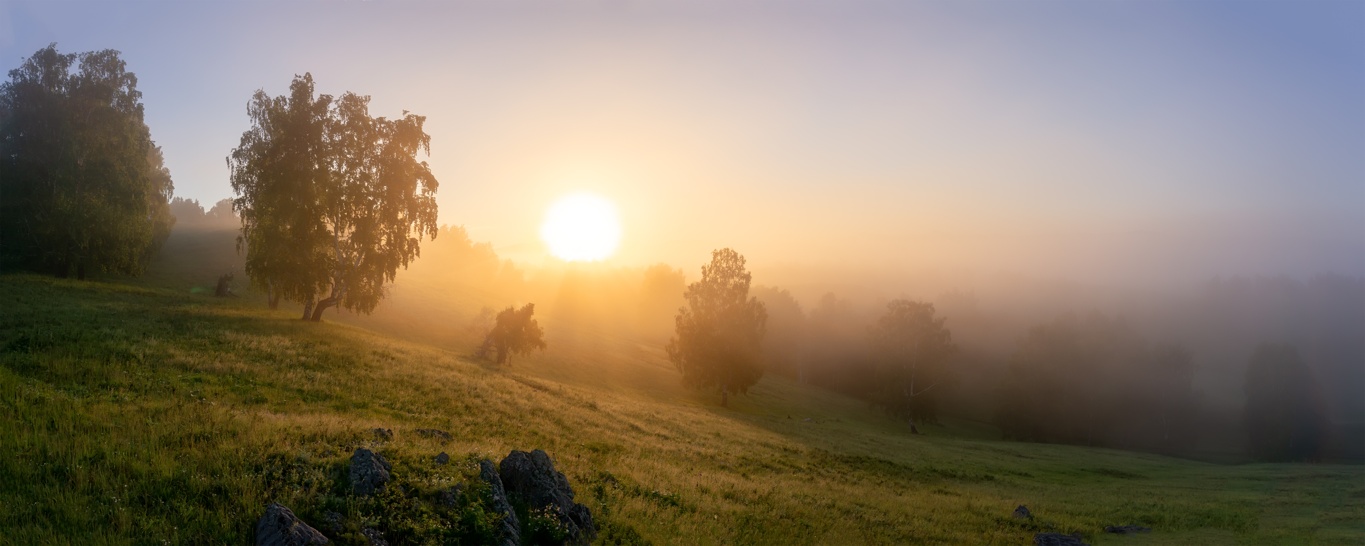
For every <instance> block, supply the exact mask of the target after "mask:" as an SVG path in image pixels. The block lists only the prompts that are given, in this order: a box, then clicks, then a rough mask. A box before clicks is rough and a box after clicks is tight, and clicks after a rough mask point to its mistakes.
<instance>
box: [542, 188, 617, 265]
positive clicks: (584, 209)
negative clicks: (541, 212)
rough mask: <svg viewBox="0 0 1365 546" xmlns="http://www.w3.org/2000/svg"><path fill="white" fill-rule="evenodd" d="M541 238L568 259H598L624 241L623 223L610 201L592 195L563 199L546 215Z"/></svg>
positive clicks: (571, 260)
mask: <svg viewBox="0 0 1365 546" xmlns="http://www.w3.org/2000/svg"><path fill="white" fill-rule="evenodd" d="M540 238H541V240H543V241H545V244H546V245H547V246H549V249H550V253H551V254H553V255H555V257H557V258H560V259H562V260H565V261H570V262H578V261H597V260H601V259H604V258H607V257H609V256H611V254H612V253H613V252H615V251H616V245H617V244H619V243H620V242H621V222H620V221H619V220H618V219H617V215H616V207H615V206H613V205H612V204H611V202H610V201H607V200H606V199H603V198H601V197H598V196H596V195H591V194H584V193H580V194H574V195H569V196H566V197H563V198H561V199H560V200H559V201H556V202H555V204H554V205H552V206H551V207H550V210H549V211H548V212H546V214H545V222H544V223H543V224H541V227H540Z"/></svg>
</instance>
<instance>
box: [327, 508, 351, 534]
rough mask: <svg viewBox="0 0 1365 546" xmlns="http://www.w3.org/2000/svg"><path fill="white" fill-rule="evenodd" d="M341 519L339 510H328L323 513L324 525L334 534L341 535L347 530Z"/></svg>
mask: <svg viewBox="0 0 1365 546" xmlns="http://www.w3.org/2000/svg"><path fill="white" fill-rule="evenodd" d="M341 521H342V517H341V514H340V513H338V512H333V511H330V510H328V511H326V512H323V513H322V523H323V527H324V528H326V529H327V531H329V532H331V533H332V534H333V535H339V534H341V532H342V531H344V530H346V528H345V527H344V526H343V525H342V524H341Z"/></svg>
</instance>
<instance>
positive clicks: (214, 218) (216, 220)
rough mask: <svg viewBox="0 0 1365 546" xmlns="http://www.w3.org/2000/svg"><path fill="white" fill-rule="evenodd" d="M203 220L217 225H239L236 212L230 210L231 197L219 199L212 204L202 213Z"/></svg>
mask: <svg viewBox="0 0 1365 546" xmlns="http://www.w3.org/2000/svg"><path fill="white" fill-rule="evenodd" d="M204 220H206V221H207V222H209V223H210V224H214V225H218V226H227V227H232V228H237V227H241V220H240V219H238V218H237V213H236V212H233V211H232V200H231V199H219V200H218V202H217V203H214V204H213V208H210V209H209V210H208V211H206V212H205V213H204Z"/></svg>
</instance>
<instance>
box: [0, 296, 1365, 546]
mask: <svg viewBox="0 0 1365 546" xmlns="http://www.w3.org/2000/svg"><path fill="white" fill-rule="evenodd" d="M205 278H207V277H205ZM200 288H201V287H196V286H194V285H193V283H190V282H180V281H174V280H173V279H170V278H168V277H165V276H158V275H156V274H152V275H149V276H147V277H145V278H143V279H140V280H137V279H135V280H119V279H114V280H105V281H101V282H81V281H71V280H58V279H52V278H46V277H37V276H29V275H5V276H0V309H3V312H0V529H3V530H4V532H3V539H0V542H5V543H9V544H34V545H37V544H96V545H98V544H245V543H250V542H251V541H252V533H253V525H254V524H255V522H256V519H257V518H259V517H260V515H261V514H262V512H263V509H264V506H265V505H266V504H267V503H269V502H272V501H278V502H281V503H283V504H285V505H286V506H289V507H291V508H292V509H293V510H294V511H295V512H296V513H297V514H298V515H299V516H300V517H302V518H303V519H304V520H305V521H308V522H309V523H311V524H313V525H314V526H319V525H320V521H321V520H322V518H323V514H324V513H325V512H327V511H335V512H340V513H342V514H344V515H345V517H346V524H345V529H344V530H343V532H341V533H339V534H337V535H336V536H334V538H337V539H338V540H337V542H339V543H343V544H346V543H361V542H360V541H361V540H362V539H361V538H360V537H359V535H358V534H356V533H355V531H356V528H357V526H359V525H361V524H365V525H372V526H379V527H381V528H384V529H386V530H387V532H388V533H389V536H390V538H391V540H393V541H394V542H396V543H424V542H435V541H437V540H438V538H433V537H440V538H439V540H444V541H446V542H461V541H463V542H466V543H474V542H477V541H478V539H479V537H480V536H481V535H479V534H478V533H479V532H480V531H479V530H480V529H482V528H484V527H486V526H487V525H488V524H489V520H488V517H487V514H482V515H481V514H479V513H477V511H475V512H469V511H466V512H465V513H462V514H457V516H458V517H460V518H465V519H458V518H457V519H458V521H457V523H458V524H452V523H451V521H454V520H451V519H450V517H446V516H448V515H449V514H446V515H442V514H441V513H437V512H433V511H432V509H431V508H430V507H429V506H428V505H427V504H424V503H421V502H416V501H414V500H413V499H421V498H427V497H429V496H430V495H434V494H435V492H436V491H438V490H440V489H441V488H442V487H446V486H448V485H449V484H451V483H455V482H459V481H461V480H467V479H468V478H469V477H470V476H471V475H473V474H475V473H477V470H476V464H477V461H478V460H479V459H481V458H489V459H492V460H493V461H495V462H496V461H498V460H500V459H501V458H502V457H503V456H505V455H506V454H507V453H508V452H509V451H510V450H513V449H520V450H531V449H537V448H538V449H543V450H545V451H547V452H548V453H549V454H550V455H551V456H552V457H554V459H555V461H556V465H557V466H558V468H559V469H560V470H561V471H562V472H564V473H565V475H566V476H567V477H568V479H569V481H570V483H571V484H572V485H573V487H574V489H575V491H576V492H577V495H578V502H581V503H584V504H585V505H587V506H588V507H589V508H590V509H591V510H592V512H593V515H594V517H595V518H596V520H597V521H598V528H599V536H598V542H600V543H605V544H648V543H653V544H671V543H682V544H1031V543H1032V537H1033V534H1034V533H1036V532H1040V531H1057V532H1065V533H1081V534H1082V535H1084V536H1085V537H1086V540H1087V541H1088V542H1090V543H1092V544H1361V543H1365V467H1362V466H1342V465H1323V464H1244V465H1216V464H1210V463H1203V462H1193V461H1187V460H1181V459H1174V458H1168V457H1162V456H1157V455H1150V454H1140V453H1131V452H1123V451H1116V450H1107V449H1092V448H1085V447H1074V446H1060V445H1042V444H1028V443H1017V442H1006V441H1002V440H1000V439H999V437H998V433H997V432H996V431H995V430H994V429H992V428H991V427H989V426H987V425H984V424H980V423H970V422H958V421H953V420H947V421H946V422H945V424H944V425H942V426H928V427H924V430H923V432H924V434H920V435H911V434H909V431H908V430H907V429H906V427H905V425H904V424H903V423H900V422H896V421H893V420H891V419H888V418H886V417H885V416H883V415H882V414H880V413H878V412H877V411H875V410H873V409H871V408H868V407H867V406H866V405H865V404H863V403H861V402H859V401H855V400H853V399H849V398H845V397H842V396H839V395H835V394H831V393H828V392H824V391H820V390H816V389H812V388H809V387H806V386H803V385H799V384H796V383H793V382H789V381H786V380H783V379H780V378H772V377H769V378H765V379H764V380H763V381H761V382H760V383H759V384H758V385H757V387H756V388H754V389H752V390H751V391H750V393H749V395H748V396H739V397H734V398H732V399H731V404H730V407H729V408H720V407H719V406H718V396H716V395H715V393H711V392H695V391H690V390H686V389H684V388H683V387H682V386H681V385H680V384H679V381H678V377H677V375H676V372H675V371H674V370H673V369H672V367H671V366H670V365H669V364H668V362H667V360H666V359H665V358H664V355H663V351H662V349H661V348H660V347H657V346H654V345H651V344H648V343H642V342H640V341H639V340H635V339H629V338H616V337H612V336H609V335H605V334H602V333H594V332H574V331H572V330H570V329H569V327H568V326H564V327H563V328H561V329H560V332H559V333H557V334H556V333H555V327H556V325H555V324H554V323H552V322H547V323H545V327H546V330H547V333H549V334H550V346H549V348H548V350H546V351H545V352H543V353H539V354H536V355H533V356H530V357H527V358H522V359H517V360H515V361H514V362H513V363H512V365H511V366H509V367H497V366H494V365H492V364H489V363H486V362H482V361H478V360H476V359H473V358H472V357H471V356H470V355H469V353H471V352H472V347H462V346H438V345H432V344H428V343H422V342H417V341H412V340H405V339H400V338H399V337H395V336H393V335H385V334H380V333H376V332H373V331H370V330H365V329H362V328H359V327H356V326H351V325H346V324H342V323H338V322H336V321H329V322H324V323H321V324H315V323H305V322H302V321H299V320H297V317H296V316H295V315H296V312H295V311H292V310H281V311H270V310H267V309H266V308H265V306H264V305H263V304H262V303H261V301H260V300H259V298H257V297H252V296H250V295H248V296H247V297H241V298H214V297H212V296H211V295H210V293H211V292H209V293H205V292H204V291H203V290H202V289H200ZM454 327H455V326H452V328H454ZM375 428H384V429H390V430H392V431H393V437H392V439H387V440H386V439H382V438H380V437H377V436H376V435H375V434H374V433H373V429H375ZM418 429H440V430H444V431H448V432H449V433H450V434H451V435H452V439H450V440H448V441H447V440H443V439H441V438H438V437H426V436H423V435H420V434H418V433H416V431H417V430H418ZM357 447H371V448H374V449H376V450H377V451H379V452H380V453H382V454H383V455H384V456H385V457H387V458H388V459H389V460H390V461H391V462H393V465H394V474H395V477H396V481H397V482H398V483H399V484H401V486H402V487H399V488H393V489H394V490H395V491H404V492H405V493H404V494H403V495H399V494H398V493H395V494H394V495H391V496H389V497H383V498H378V499H373V500H368V501H358V500H355V499H351V498H348V497H346V496H345V495H341V494H339V493H338V491H339V490H340V489H342V488H343V486H344V484H340V483H339V479H340V476H342V475H343V474H344V468H345V465H346V462H347V460H348V459H349V457H350V454H351V452H352V451H353V450H354V449H355V448H357ZM440 452H447V453H449V454H450V455H451V457H452V459H451V460H452V463H451V464H449V465H437V464H435V463H434V462H433V461H432V457H433V456H434V455H436V454H437V453H440ZM1019 504H1024V505H1027V506H1028V507H1029V509H1030V510H1031V511H1032V512H1033V514H1034V519H1032V520H1020V519H1016V518H1013V517H1012V516H1011V512H1012V511H1013V510H1014V508H1015V507H1016V506H1017V505H1019ZM1125 524H1132V525H1143V526H1149V527H1151V528H1152V529H1153V531H1152V532H1151V533H1149V534H1142V535H1134V536H1116V535H1108V534H1105V533H1103V532H1102V529H1103V527H1104V526H1106V525H1125ZM461 525H463V526H464V527H461Z"/></svg>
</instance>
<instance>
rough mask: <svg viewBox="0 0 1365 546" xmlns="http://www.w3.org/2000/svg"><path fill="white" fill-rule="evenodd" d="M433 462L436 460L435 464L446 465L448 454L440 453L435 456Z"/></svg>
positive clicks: (448, 458)
mask: <svg viewBox="0 0 1365 546" xmlns="http://www.w3.org/2000/svg"><path fill="white" fill-rule="evenodd" d="M435 460H436V464H446V463H448V462H450V455H448V454H446V452H444V451H442V452H441V454H440V455H437V456H436V458H435Z"/></svg>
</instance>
